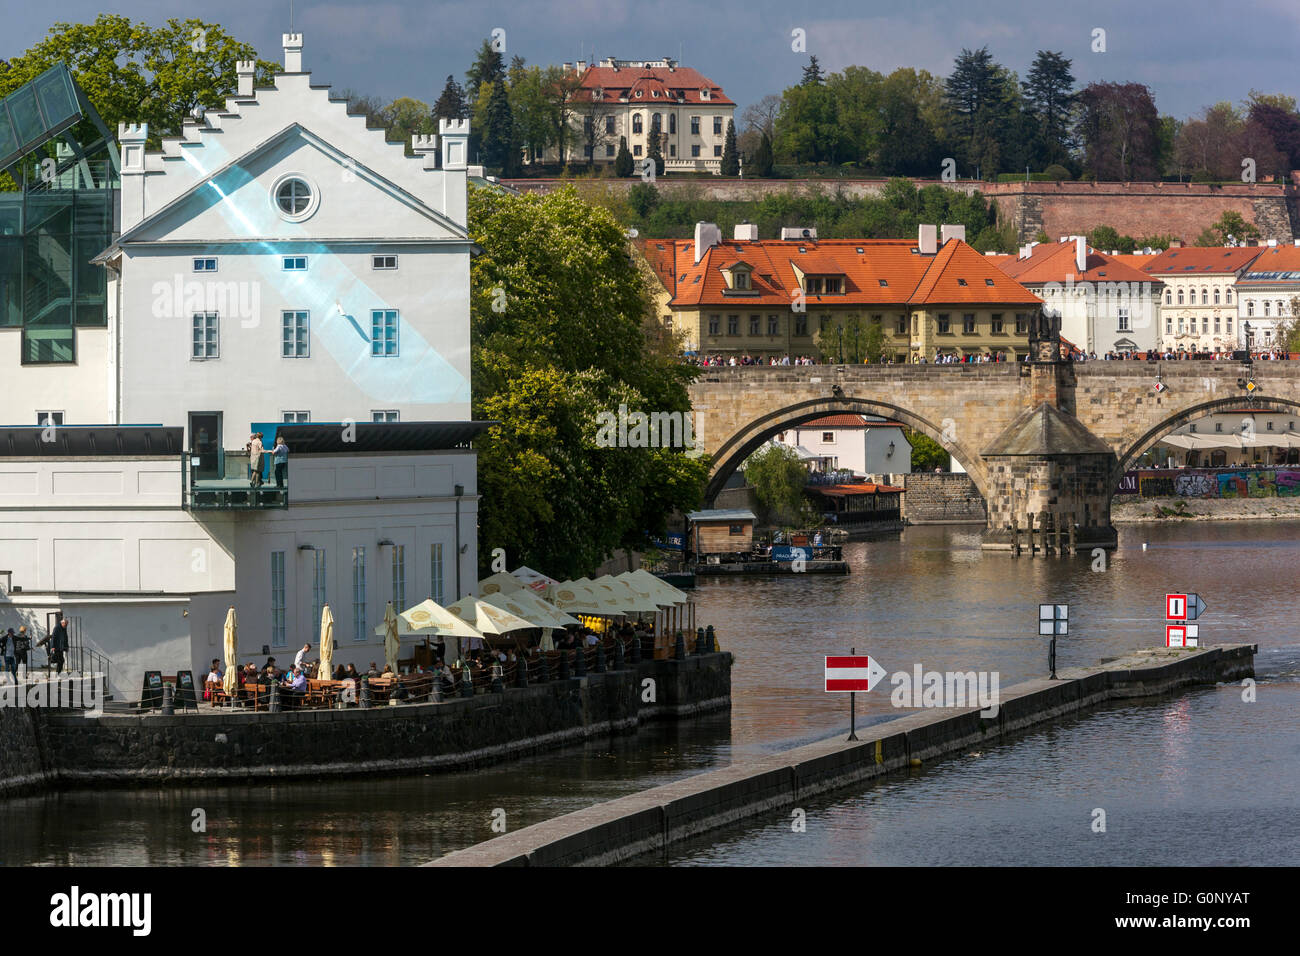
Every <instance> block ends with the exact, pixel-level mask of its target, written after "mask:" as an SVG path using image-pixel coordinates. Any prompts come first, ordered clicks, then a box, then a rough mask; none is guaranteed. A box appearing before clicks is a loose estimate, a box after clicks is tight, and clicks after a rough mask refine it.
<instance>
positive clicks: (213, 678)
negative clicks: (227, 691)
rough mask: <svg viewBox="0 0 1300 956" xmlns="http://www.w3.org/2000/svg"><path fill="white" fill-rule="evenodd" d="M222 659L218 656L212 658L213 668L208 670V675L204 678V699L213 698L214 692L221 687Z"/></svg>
mask: <svg viewBox="0 0 1300 956" xmlns="http://www.w3.org/2000/svg"><path fill="white" fill-rule="evenodd" d="M221 682H222V676H221V661H220V660H219V659H218V658H215V657H214V658H213V659H212V670H210V671H208V676H207V677H205V678H204V680H203V684H204V686H203V699H204V700H211V699H212V692H213V691H214V690H216V689H219V688H220V687H221Z"/></svg>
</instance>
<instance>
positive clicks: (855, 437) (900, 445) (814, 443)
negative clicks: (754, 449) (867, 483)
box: [776, 425, 912, 475]
mask: <svg viewBox="0 0 1300 956" xmlns="http://www.w3.org/2000/svg"><path fill="white" fill-rule="evenodd" d="M776 440H777V441H779V442H781V443H782V444H784V445H789V446H790V447H791V448H794V447H796V446H802V447H804V448H806V449H808V451H810V452H812V453H813V454H814V455H816V456H818V457H819V458H821V457H824V458H828V459H833V465H832V467H834V468H840V469H847V470H849V471H852V472H853V473H854V474H858V475H880V474H890V473H892V472H907V471H911V470H912V446H911V444H910V443H909V442H908V440H907V438H906V437H904V435H903V429H902V428H900V427H899V426H897V425H867V426H864V427H860V428H853V427H826V428H822V427H816V428H807V427H803V426H800V427H797V428H792V429H789V430H788V431H785V432H782V433H781V434H779V435H778V436H777V438H776ZM891 443H892V444H893V446H894V448H893V450H892V451H891V450H890V448H889V446H890V444H891Z"/></svg>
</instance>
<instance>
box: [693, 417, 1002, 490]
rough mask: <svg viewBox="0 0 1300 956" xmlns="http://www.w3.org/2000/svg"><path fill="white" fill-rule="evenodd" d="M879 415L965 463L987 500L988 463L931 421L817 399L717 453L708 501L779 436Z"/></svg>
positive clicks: (752, 426)
mask: <svg viewBox="0 0 1300 956" xmlns="http://www.w3.org/2000/svg"><path fill="white" fill-rule="evenodd" d="M846 412H847V413H850V414H861V415H877V416H880V417H883V418H892V419H894V420H895V421H900V422H902V423H903V424H904V425H906V426H907V427H908V428H910V429H912V430H913V431H917V432H920V433H921V434H923V435H926V436H928V437H929V438H932V439H934V440H935V441H937V442H938V443H939V444H940V445H942V446H943V448H944V450H945V451H947V452H949V453H950V454H951V455H952V456H953V457H954V458H956V459H957V460H958V461H960V462H961V464H962V467H964V468H965V469H966V471H967V474H968V475H970V478H971V481H972V482H973V483H974V484H975V488H976V490H977V491H979V493H980V495H981V496H982V497H984V498H985V499H986V500H987V498H988V494H987V492H986V490H985V489H986V488H987V480H988V479H987V473H986V471H985V466H984V460H983V458H982V457H981V456H980V455H979V453H978V452H977V451H975V450H974V449H972V448H969V447H967V446H966V445H965V444H963V443H962V442H960V441H956V440H955V439H953V438H945V436H944V430H943V428H942V427H941V426H940V425H937V424H935V423H934V422H932V421H930V420H929V419H928V418H926V417H924V416H922V415H918V414H916V413H915V412H912V411H909V410H908V409H907V408H904V407H903V406H901V405H895V404H892V403H890V402H885V401H880V400H879V399H866V398H854V397H852V396H849V395H844V396H836V397H828V398H815V399H810V400H807V401H802V402H795V403H793V404H791V405H786V406H784V407H781V408H777V409H774V410H772V411H769V412H767V413H766V414H763V415H761V416H759V417H758V418H756V419H754V420H753V421H751V422H749V423H748V424H746V425H745V426H744V427H742V428H741V429H739V430H738V431H736V432H735V433H733V434H732V435H731V436H730V437H729V438H727V439H726V440H725V441H724V442H723V443H722V444H721V445H720V446H719V447H718V448H717V450H716V451H714V453H713V466H712V468H711V470H710V473H709V481H708V484H707V485H706V486H705V492H704V501H705V504H706V506H708V505H710V504H711V503H712V502H713V500H714V499H715V498H716V497H717V495H718V493H719V492H720V491H721V490H722V489H723V487H724V486H725V485H726V483H727V479H729V478H730V477H731V476H732V474H734V473H735V471H736V469H737V468H739V467H740V465H741V464H742V463H743V462H744V461H745V459H747V458H748V457H749V456H750V455H752V454H753V453H754V452H755V451H756V450H757V449H758V448H759V447H761V446H762V445H763V443H764V442H766V441H767V440H768V439H770V438H771V437H772V436H773V435H776V434H777V433H779V432H782V431H785V430H787V429H790V428H794V427H795V426H796V425H801V424H803V423H804V422H808V421H812V420H813V419H816V418H821V417H822V416H824V415H836V414H844V413H846Z"/></svg>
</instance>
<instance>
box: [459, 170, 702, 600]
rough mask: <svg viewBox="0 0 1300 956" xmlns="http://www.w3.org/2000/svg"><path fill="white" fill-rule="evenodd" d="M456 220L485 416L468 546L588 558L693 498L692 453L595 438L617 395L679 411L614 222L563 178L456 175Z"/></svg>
mask: <svg viewBox="0 0 1300 956" xmlns="http://www.w3.org/2000/svg"><path fill="white" fill-rule="evenodd" d="M469 223H470V238H471V239H472V240H473V242H474V243H475V244H477V245H478V246H479V247H480V248H482V250H483V252H482V253H481V254H480V255H478V256H476V257H475V258H474V260H473V262H472V263H471V265H470V280H471V302H470V316H471V333H472V345H473V350H472V353H471V361H472V366H473V377H472V383H473V386H472V387H473V394H472V407H473V414H474V415H475V416H476V417H477V418H479V419H483V420H491V421H496V422H499V423H500V424H499V425H497V426H495V427H493V428H492V429H491V430H490V431H489V432H488V433H487V434H486V435H485V436H483V437H482V438H480V439H479V440H477V441H476V442H475V446H476V448H477V451H478V457H479V486H480V493H481V494H482V495H483V501H482V508H481V510H480V513H479V529H480V549H479V553H480V556H481V558H482V560H483V563H484V565H485V567H486V564H487V562H488V560H489V558H490V555H491V549H493V548H498V547H499V548H505V549H506V553H507V554H509V555H510V556H511V561H512V562H513V561H515V560H519V561H521V562H523V563H525V564H529V565H531V566H533V567H537V568H540V569H543V570H545V571H547V572H548V573H550V574H553V575H559V576H573V575H581V574H585V573H588V572H589V571H590V570H591V569H592V568H594V567H595V566H596V565H597V564H599V563H600V562H601V561H602V560H603V559H604V558H605V557H607V556H608V555H609V553H610V552H611V551H613V550H614V549H616V548H640V547H644V545H645V544H646V542H647V540H648V537H649V536H654V535H656V534H660V533H662V532H663V530H664V522H665V518H666V516H667V515H668V514H669V513H671V512H672V511H673V510H675V509H676V510H682V511H684V510H687V509H690V508H693V507H698V505H699V502H700V495H701V492H702V489H703V484H704V480H705V478H706V477H707V473H708V466H707V460H706V459H704V458H697V457H692V456H691V455H689V454H687V453H686V450H685V449H681V448H632V447H626V448H625V447H603V446H602V444H601V442H600V427H599V421H598V419H597V413H598V412H601V411H608V412H610V413H617V411H618V408H619V406H620V405H626V406H627V408H628V409H631V410H644V411H647V412H663V413H669V414H672V413H689V411H690V400H689V396H688V394H687V391H686V386H687V384H688V383H689V381H690V380H691V378H692V377H693V374H694V373H693V370H691V369H689V368H687V367H685V366H683V365H681V364H680V362H679V361H678V360H677V358H676V356H675V354H673V352H672V351H671V344H668V345H662V344H660V343H659V340H658V339H657V338H653V337H651V336H649V335H648V334H647V332H646V330H645V326H644V315H645V308H646V306H647V304H648V298H647V293H646V289H645V286H644V281H643V278H642V275H641V273H640V272H639V271H638V269H637V267H636V266H635V265H634V264H633V263H632V262H631V261H630V259H629V257H628V253H627V239H626V236H625V235H624V227H623V226H622V225H621V224H620V223H619V222H618V221H617V220H615V219H614V217H613V216H611V215H610V214H609V213H608V212H607V211H606V210H604V209H601V208H599V207H596V206H593V205H591V204H589V203H587V202H584V201H583V200H582V199H581V198H580V197H579V196H578V194H577V192H576V191H575V190H574V189H573V188H572V187H568V188H565V189H560V190H556V191H555V192H552V193H548V194H547V195H545V196H542V195H536V194H530V195H523V196H519V195H513V194H508V193H502V192H498V191H495V190H486V189H482V190H480V189H471V190H470V195H469ZM503 306H504V307H503ZM579 516H581V519H580V520H575V519H577V518H578V517H579Z"/></svg>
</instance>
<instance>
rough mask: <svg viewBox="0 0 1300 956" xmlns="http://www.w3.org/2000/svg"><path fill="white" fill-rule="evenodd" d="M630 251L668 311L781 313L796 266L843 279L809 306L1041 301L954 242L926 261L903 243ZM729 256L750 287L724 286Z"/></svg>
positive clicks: (730, 244) (647, 244) (781, 242)
mask: <svg viewBox="0 0 1300 956" xmlns="http://www.w3.org/2000/svg"><path fill="white" fill-rule="evenodd" d="M638 248H639V249H640V250H641V251H642V253H643V254H644V255H645V257H646V261H647V262H648V263H649V264H650V268H651V269H652V270H653V271H654V272H655V274H656V275H657V276H658V277H659V279H660V281H662V282H663V283H664V287H665V288H666V289H667V290H668V293H669V295H671V296H672V301H671V304H672V306H673V307H674V308H690V307H693V306H696V307H711V308H734V309H745V308H750V307H754V306H763V307H767V306H781V307H784V308H789V306H790V299H791V290H792V289H797V288H798V287H799V276H798V273H797V272H796V271H795V267H796V266H798V269H799V271H800V272H803V273H804V274H805V275H808V274H811V275H827V274H830V275H841V276H843V277H844V291H843V292H842V293H837V294H822V295H818V294H809V295H807V296H806V302H807V304H808V306H809V307H813V306H819V305H839V306H845V305H848V306H855V305H858V306H886V307H888V306H901V307H907V306H908V305H911V304H913V303H926V302H934V303H954V304H961V303H969V304H975V303H989V304H1007V305H1017V304H1024V305H1037V304H1039V303H1040V302H1041V301H1042V300H1041V299H1039V298H1038V296H1036V295H1034V294H1033V293H1032V292H1030V291H1029V290H1028V289H1026V288H1025V287H1024V286H1022V285H1020V284H1019V283H1017V282H1016V281H1015V280H1013V279H1011V278H1010V277H1009V276H1007V274H1006V273H1004V272H1002V271H1001V270H1000V269H998V268H996V267H995V266H993V265H991V264H989V263H987V262H985V257H984V256H981V255H980V254H979V253H978V252H976V251H975V250H974V249H972V248H971V247H970V246H968V245H967V244H966V243H964V242H961V241H960V240H956V239H952V240H949V241H948V242H947V243H946V244H945V246H944V248H943V249H942V250H940V251H939V253H938V254H936V255H934V256H923V255H920V254H919V253H918V252H917V251H916V242H915V241H914V240H911V239H822V240H812V239H804V240H788V239H760V240H757V241H753V242H751V241H738V240H725V241H723V242H721V243H719V244H718V245H715V246H712V247H710V248H709V249H706V250H705V252H704V255H703V257H702V258H701V259H700V261H699V262H698V263H697V262H696V261H695V243H694V240H692V239H646V240H642V241H640V242H639V243H638ZM737 259H742V260H743V261H744V262H745V264H746V265H749V266H750V267H751V268H752V273H751V276H750V289H749V290H746V291H744V292H734V291H732V290H730V289H728V287H727V282H726V278H725V277H724V276H723V274H722V269H723V268H725V267H726V266H728V265H731V264H733V263H734V262H735V261H736V260H737ZM959 279H964V280H965V284H964V285H963V284H961V283H960V282H959V281H958V280H959ZM985 280H988V281H985ZM922 290H924V292H922ZM918 293H920V296H919V297H918Z"/></svg>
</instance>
